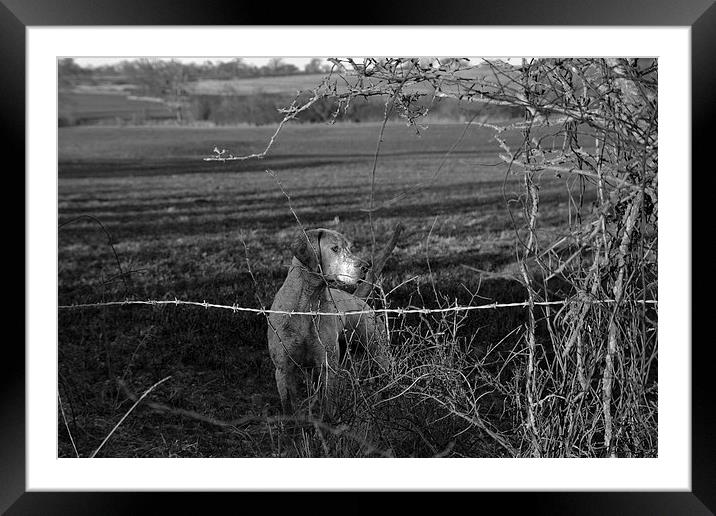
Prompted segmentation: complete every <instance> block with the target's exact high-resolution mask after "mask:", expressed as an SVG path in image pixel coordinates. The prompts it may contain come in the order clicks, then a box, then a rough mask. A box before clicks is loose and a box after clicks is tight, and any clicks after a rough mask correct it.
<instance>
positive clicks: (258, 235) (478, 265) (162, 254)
mask: <svg viewBox="0 0 716 516" xmlns="http://www.w3.org/2000/svg"><path fill="white" fill-rule="evenodd" d="M274 131H275V128H274V127H233V128H184V127H68V128H60V130H59V168H58V174H59V181H58V205H59V206H58V207H59V211H58V214H59V220H58V224H59V226H60V229H59V233H58V234H59V240H58V242H59V244H58V281H59V289H58V290H59V293H58V295H59V303H60V304H61V305H69V304H75V303H97V302H102V301H114V300H124V299H127V298H130V299H140V300H147V299H153V300H174V299H179V300H187V301H199V302H203V301H206V302H209V303H217V304H224V305H234V304H236V305H237V306H243V307H257V308H258V307H261V306H262V304H263V305H266V306H269V305H270V304H271V301H272V299H273V295H274V294H275V292H276V291H277V290H278V288H279V286H280V285H281V283H282V281H283V279H284V277H285V274H286V270H287V265H288V263H289V262H290V259H291V256H290V251H289V248H288V244H289V242H290V241H291V239H292V237H293V235H295V233H296V231H297V230H298V223H297V219H298V220H299V221H300V222H301V223H302V224H303V225H304V226H305V227H306V228H314V227H326V228H331V229H336V230H338V231H340V232H342V233H344V234H345V235H346V236H347V237H348V238H349V239H350V240H352V241H353V242H354V251H355V252H356V254H359V255H361V256H363V257H370V255H371V252H372V248H373V246H374V245H375V248H376V251H377V250H380V248H381V246H382V245H383V243H384V242H385V241H386V240H387V239H388V238H389V236H390V234H391V232H392V229H393V227H394V226H395V224H397V223H398V222H401V223H403V225H404V226H405V227H406V231H405V234H404V237H403V238H402V239H401V241H400V242H399V244H398V246H397V247H396V249H395V251H394V253H393V255H392V257H391V258H390V260H389V261H388V263H387V265H386V267H385V270H384V273H383V282H382V284H383V287H384V290H385V292H389V291H391V290H393V289H394V290H393V291H392V292H391V293H390V294H389V295H388V297H387V301H388V305H389V307H392V308H407V307H409V306H428V307H431V306H437V304H442V305H445V304H449V303H455V302H459V303H469V302H472V303H478V304H482V303H493V302H514V301H523V300H524V299H525V293H524V290H523V289H522V288H521V286H520V285H519V283H517V282H515V281H512V280H510V279H509V275H510V274H513V273H514V271H515V267H514V261H515V250H516V245H517V242H518V237H519V233H517V232H516V231H515V227H519V226H521V225H522V220H523V213H522V206H521V204H520V199H521V195H522V188H523V186H522V176H521V175H520V174H519V172H520V171H519V169H515V170H513V171H512V173H510V174H506V172H507V167H506V166H505V165H504V164H502V162H501V160H500V159H499V157H498V154H499V153H500V152H502V150H501V149H500V148H499V146H498V144H497V142H496V141H495V140H494V138H493V132H492V131H491V130H490V129H485V128H480V127H476V126H470V127H467V126H466V125H465V124H437V125H431V126H429V127H428V128H426V129H424V130H422V131H421V134H420V136H418V135H416V133H415V130H414V129H411V128H408V127H405V126H404V125H395V124H389V125H388V126H387V127H386V129H385V134H384V136H383V141H382V142H381V144H380V152H379V156H378V160H377V164H376V167H375V174H374V180H373V173H372V171H373V164H374V158H375V154H376V146H377V144H378V137H379V133H380V126H379V125H377V124H360V125H357V124H356V125H349V124H345V125H341V124H337V125H300V126H299V125H297V126H287V127H285V128H284V129H283V130H282V131H281V133H280V134H279V135H278V137H277V140H276V143H275V144H274V146H273V147H272V148H271V150H270V152H269V154H268V156H267V157H265V158H263V159H251V160H245V161H229V162H225V163H220V162H207V161H203V158H204V157H206V156H210V155H212V154H213V152H212V151H213V149H214V147H217V148H218V149H228V150H229V151H231V152H233V153H234V154H236V155H246V154H251V153H256V152H261V151H262V150H263V149H264V148H265V147H266V145H267V144H268V142H269V140H270V138H271V136H272V134H273V132H274ZM508 143H510V144H511V145H512V146H514V147H515V148H516V147H518V146H519V145H520V135H519V134H512V135H508ZM543 144H544V142H543ZM560 144H561V142H560V141H555V145H560ZM451 148H452V151H451V152H449V153H448V151H450V149H451ZM267 170H268V171H270V173H269V172H267ZM539 182H540V214H539V219H538V232H539V235H540V238H545V239H547V240H553V239H554V238H555V236H556V235H559V234H560V231H561V230H562V231H564V227H565V223H566V221H567V218H568V199H569V196H568V192H567V185H568V184H569V181H565V179H564V178H562V179H554V178H552V176H551V175H549V174H544V175H543V176H540V177H539ZM371 191H372V192H373V202H372V205H373V206H374V208H376V209H375V210H374V211H372V212H369V211H368V210H367V209H368V208H369V206H371ZM100 223H101V225H100ZM560 228H562V229H561V230H560ZM105 230H106V232H105ZM107 232H108V233H109V235H111V241H112V243H113V246H110V245H109V244H108V240H109V237H108V234H107ZM374 242H375V243H374ZM121 273H123V274H121ZM396 287H397V288H396ZM475 294H476V295H475ZM523 315H524V313H523V310H521V309H519V308H516V309H502V310H479V311H476V312H471V313H470V315H469V316H468V317H467V318H466V319H465V321H464V324H463V327H462V328H461V331H462V332H463V333H464V334H465V335H468V336H469V335H472V336H476V337H475V338H474V342H475V343H476V345H478V346H488V345H492V344H495V343H497V342H499V341H500V340H501V339H502V338H503V337H505V336H506V335H508V334H509V333H510V332H511V331H512V330H513V329H514V328H516V327H518V326H520V325H522V324H523V323H524V318H523ZM58 317H59V350H58V358H59V390H60V395H61V399H62V403H63V408H64V410H65V415H66V418H67V422H68V426H69V428H70V431H71V432H72V435H73V438H74V440H75V444H76V446H77V449H78V451H79V453H80V454H81V455H82V456H87V455H89V454H90V453H91V452H92V451H93V450H94V449H95V448H96V447H97V446H98V445H99V443H100V442H101V441H102V439H103V438H104V436H105V435H107V433H108V432H109V431H110V430H111V429H112V427H113V426H114V424H115V423H116V422H117V421H118V420H119V418H120V417H121V416H122V415H123V414H124V413H125V412H126V411H127V410H128V409H129V407H130V406H131V404H132V401H131V400H130V399H129V398H128V396H127V390H129V391H130V392H133V393H134V394H136V395H140V394H141V393H142V392H143V391H144V390H145V389H147V388H148V387H149V386H150V385H152V384H153V383H155V382H157V381H158V380H160V379H161V378H164V377H165V376H168V375H171V379H170V380H168V381H166V382H164V383H163V384H162V385H161V386H159V387H158V388H157V389H156V390H155V391H153V393H152V394H151V395H150V396H149V398H150V399H153V400H154V401H157V402H161V403H163V404H165V405H168V406H171V407H173V408H175V409H178V410H185V411H192V412H196V413H199V414H202V415H205V416H207V417H210V418H214V419H217V420H222V421H233V420H236V419H239V418H242V417H245V416H251V415H255V416H257V417H260V416H262V415H273V414H277V413H278V410H279V404H278V395H277V393H276V389H275V385H274V377H273V365H272V363H271V361H270V358H269V355H268V351H267V348H266V336H265V335H266V322H265V319H264V317H263V316H262V315H254V314H249V313H232V312H231V311H228V310H227V311H225V310H216V309H204V308H197V307H182V306H165V307H145V306H122V307H105V308H88V309H73V310H64V309H62V310H60V311H59V314H58ZM391 324H398V322H397V321H391ZM118 380H119V382H118ZM122 385H123V386H124V387H121V386H122ZM58 434H59V454H60V456H74V454H75V452H74V450H73V448H72V445H71V443H70V440H69V438H68V436H67V430H66V428H65V424H64V422H63V420H62V418H60V419H59V422H58ZM276 439H277V437H276V435H274V434H272V433H271V432H269V431H265V432H263V433H261V432H242V431H227V430H226V429H222V428H221V427H219V426H216V425H212V424H211V423H206V422H202V421H200V420H198V419H195V418H191V417H183V416H181V415H180V414H178V413H161V412H158V411H156V410H151V408H149V407H142V406H141V405H140V407H138V408H137V409H136V411H135V412H134V413H133V414H132V415H130V416H129V417H128V418H127V420H126V421H125V422H124V423H123V424H122V425H121V426H120V427H119V429H118V430H117V431H116V433H115V434H114V435H113V436H112V437H111V439H110V440H109V441H108V442H107V444H106V445H105V446H104V448H103V449H102V451H101V452H100V454H99V455H100V456H123V457H135V456H136V457H139V456H161V457H167V456H180V457H220V456H221V457H236V456H241V457H245V456H274V455H291V454H294V455H295V454H296V453H297V452H296V450H295V447H294V448H291V447H290V446H287V445H286V443H281V442H277V441H276ZM406 446H407V445H406ZM461 446H463V448H461ZM476 449H479V447H478V448H476V447H475V446H474V443H472V444H465V443H461V442H458V443H457V444H456V445H455V447H454V448H453V452H452V453H453V454H454V455H458V456H459V455H460V454H469V453H472V454H474V453H476V452H475V450H476ZM491 451H494V450H488V449H487V448H486V449H485V450H484V453H485V454H489V453H490V452H491ZM397 452H399V453H402V454H403V455H410V454H411V450H410V449H407V448H406V449H403V450H397Z"/></svg>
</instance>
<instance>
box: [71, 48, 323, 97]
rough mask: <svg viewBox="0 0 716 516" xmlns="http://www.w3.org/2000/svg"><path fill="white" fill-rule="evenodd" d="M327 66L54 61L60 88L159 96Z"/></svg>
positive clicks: (143, 60)
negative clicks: (188, 86) (205, 83)
mask: <svg viewBox="0 0 716 516" xmlns="http://www.w3.org/2000/svg"><path fill="white" fill-rule="evenodd" d="M331 66H332V65H331V64H326V63H323V61H322V60H321V59H319V58H314V59H312V60H311V61H310V62H309V63H307V64H306V65H305V67H304V69H303V70H301V69H299V68H298V67H297V66H296V65H293V64H290V63H286V62H285V61H284V60H283V59H281V58H280V57H274V58H271V59H270V60H269V62H268V63H266V64H265V65H263V66H256V65H252V64H249V63H247V62H245V61H244V60H243V59H242V58H239V57H237V58H235V59H232V60H230V61H211V60H207V61H204V62H203V63H182V62H180V61H177V60H174V59H172V60H163V59H156V58H140V59H132V60H126V61H121V62H119V63H116V64H111V65H100V66H92V67H89V66H81V65H79V64H78V63H77V62H76V61H75V60H74V59H72V58H65V59H60V60H59V62H58V76H59V83H60V87H64V88H70V87H72V86H77V85H80V84H91V85H92V84H94V85H96V84H108V83H109V84H133V85H136V86H138V87H139V88H140V93H142V94H146V95H158V96H160V95H163V94H165V93H166V92H167V90H176V85H177V84H183V83H186V82H191V81H197V80H199V79H217V80H227V79H237V78H239V79H241V78H250V77H272V76H280V75H296V74H312V73H324V72H328V71H329V70H330V68H331Z"/></svg>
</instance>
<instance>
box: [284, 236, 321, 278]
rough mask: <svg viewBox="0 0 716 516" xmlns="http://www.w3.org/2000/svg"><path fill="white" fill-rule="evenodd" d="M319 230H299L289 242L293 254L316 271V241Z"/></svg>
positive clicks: (317, 250)
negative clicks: (290, 242)
mask: <svg viewBox="0 0 716 516" xmlns="http://www.w3.org/2000/svg"><path fill="white" fill-rule="evenodd" d="M320 232H321V230H316V229H311V230H309V231H306V232H303V231H299V232H298V234H297V235H296V238H294V240H293V243H292V244H291V251H292V252H293V255H294V256H295V257H296V258H298V259H299V260H300V262H301V263H302V264H303V265H305V266H306V267H308V268H309V269H310V270H312V271H318V256H317V255H316V253H319V252H320V250H319V249H318V241H319V238H318V237H319V233H320Z"/></svg>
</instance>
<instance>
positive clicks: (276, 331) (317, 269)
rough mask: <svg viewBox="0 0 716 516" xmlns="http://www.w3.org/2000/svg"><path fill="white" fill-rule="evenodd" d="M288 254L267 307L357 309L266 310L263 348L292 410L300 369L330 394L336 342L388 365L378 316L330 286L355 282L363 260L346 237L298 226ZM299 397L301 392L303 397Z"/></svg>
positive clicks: (288, 409) (362, 270) (283, 399)
mask: <svg viewBox="0 0 716 516" xmlns="http://www.w3.org/2000/svg"><path fill="white" fill-rule="evenodd" d="M291 251H292V252H293V259H292V261H291V266H290V268H289V270H288V275H287V277H286V280H285V281H284V283H283V285H282V286H281V288H280V289H279V291H278V293H277V294H276V297H275V299H274V301H273V304H272V306H271V310H276V311H281V312H331V313H335V312H346V311H363V312H365V311H368V313H361V314H344V315H340V316H335V315H289V314H283V313H281V314H276V313H270V314H269V317H268V329H267V332H268V347H269V353H270V355H271V360H272V361H273V363H274V365H275V366H276V387H277V388H278V393H279V395H280V397H281V407H282V409H283V411H284V413H291V412H293V411H295V410H296V408H297V406H298V402H300V400H301V397H299V392H298V391H299V385H300V378H301V376H302V371H301V369H302V368H308V369H310V370H311V371H312V372H313V376H314V377H315V373H318V374H319V378H320V379H322V381H323V383H324V386H325V393H326V400H325V401H326V403H327V406H329V407H330V406H331V403H332V401H333V400H332V398H333V396H334V395H335V376H336V373H337V372H338V369H339V366H340V364H341V360H342V358H344V357H342V356H341V349H340V347H341V346H340V344H341V341H342V340H343V338H345V341H347V343H348V344H349V345H352V344H355V343H359V344H360V345H361V346H362V348H363V349H364V351H365V352H366V356H367V359H368V360H369V361H370V362H373V363H375V364H377V365H378V366H380V367H381V368H383V369H385V368H387V367H388V354H387V331H386V327H385V322H384V319H383V318H382V317H381V316H379V315H378V314H376V313H375V312H371V308H370V307H369V306H368V305H367V304H366V303H365V302H364V301H363V300H362V299H359V298H357V297H355V296H353V295H352V294H349V293H347V292H345V291H342V290H339V289H337V288H332V287H331V285H337V284H346V285H355V284H356V283H357V282H358V281H359V280H360V279H361V277H362V276H364V274H365V272H366V270H367V269H368V264H367V263H366V262H364V261H363V260H361V259H360V258H358V257H357V256H355V255H353V254H352V253H351V251H350V242H349V241H348V240H347V239H346V238H345V237H344V236H343V235H341V234H340V233H338V232H336V231H332V230H330V229H313V230H309V231H306V232H304V231H300V232H299V234H298V235H297V236H296V238H295V240H294V241H293V243H292V245H291ZM304 398H305V397H304Z"/></svg>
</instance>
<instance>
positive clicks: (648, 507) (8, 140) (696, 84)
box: [0, 0, 716, 515]
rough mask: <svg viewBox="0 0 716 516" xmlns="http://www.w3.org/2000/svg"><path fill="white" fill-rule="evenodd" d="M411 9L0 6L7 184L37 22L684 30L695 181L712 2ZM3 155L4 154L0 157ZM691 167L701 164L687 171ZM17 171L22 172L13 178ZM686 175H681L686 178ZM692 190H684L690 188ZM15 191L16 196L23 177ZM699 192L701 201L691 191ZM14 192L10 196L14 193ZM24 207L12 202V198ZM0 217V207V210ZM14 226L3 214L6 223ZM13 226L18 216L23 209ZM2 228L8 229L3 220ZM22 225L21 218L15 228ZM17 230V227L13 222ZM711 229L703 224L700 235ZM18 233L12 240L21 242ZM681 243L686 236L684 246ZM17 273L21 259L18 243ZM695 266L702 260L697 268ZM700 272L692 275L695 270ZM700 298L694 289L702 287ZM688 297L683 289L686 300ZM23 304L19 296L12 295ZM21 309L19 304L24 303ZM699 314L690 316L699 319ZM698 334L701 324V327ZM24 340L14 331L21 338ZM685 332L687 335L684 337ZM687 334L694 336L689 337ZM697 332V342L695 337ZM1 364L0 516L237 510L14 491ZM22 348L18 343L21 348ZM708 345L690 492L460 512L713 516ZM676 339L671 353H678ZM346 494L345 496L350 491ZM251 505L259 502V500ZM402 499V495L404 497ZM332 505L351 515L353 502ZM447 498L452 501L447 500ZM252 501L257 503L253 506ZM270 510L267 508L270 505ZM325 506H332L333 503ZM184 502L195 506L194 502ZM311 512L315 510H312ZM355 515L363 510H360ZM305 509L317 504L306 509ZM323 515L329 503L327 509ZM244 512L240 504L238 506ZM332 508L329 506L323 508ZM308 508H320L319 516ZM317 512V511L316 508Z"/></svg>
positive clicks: (715, 16)
mask: <svg viewBox="0 0 716 516" xmlns="http://www.w3.org/2000/svg"><path fill="white" fill-rule="evenodd" d="M418 5H419V4H413V3H412V2H406V3H402V4H400V3H398V2H394V3H392V4H390V5H386V4H385V3H370V4H365V5H360V6H354V7H351V8H350V11H351V13H350V16H347V15H345V14H343V15H341V14H340V13H339V10H337V9H338V8H337V6H336V4H335V3H331V4H329V3H327V2H326V3H325V4H323V3H321V2H319V3H316V2H312V3H310V6H309V5H308V4H306V5H304V6H303V8H301V9H290V10H286V12H285V13H281V12H275V11H280V10H281V9H279V8H278V7H277V6H276V5H274V6H271V5H266V4H262V3H244V2H239V1H236V0H234V1H220V2H212V3H211V4H209V3H203V2H200V1H196V0H154V1H152V2H147V0H144V1H140V0H121V1H120V0H71V1H64V2H62V1H57V0H0V63H1V65H2V70H3V71H4V74H3V76H4V77H3V81H2V85H0V91H2V95H0V120H2V127H4V128H8V129H9V130H8V131H7V132H6V135H5V138H4V143H5V145H6V149H12V152H8V157H14V158H17V159H18V162H17V164H16V165H14V166H13V167H10V166H7V167H4V168H5V170H6V174H9V173H11V172H13V173H14V174H16V176H15V177H16V179H18V178H20V177H22V178H23V179H24V170H25V158H24V153H23V152H18V151H17V149H23V148H24V145H23V143H24V140H25V101H26V99H25V51H26V49H25V29H26V27H28V26H43V25H58V26H63V25H79V26H82V25H192V26H197V25H249V24H260V25H261V24H264V25H319V24H326V25H340V24H350V25H393V24H395V25H579V26H583V25H589V26H593V25H607V26H632V25H633V26H652V25H656V26H690V27H691V44H692V48H691V71H692V77H691V79H692V87H691V88H692V89H691V92H692V99H691V100H692V156H693V160H692V163H693V167H692V169H693V170H702V171H703V172H704V174H705V175H708V174H707V173H708V172H710V171H711V169H712V168H713V166H712V165H710V163H711V161H712V160H710V159H709V158H710V154H711V148H712V147H713V137H714V128H713V125H714V124H713V122H712V120H713V115H714V96H715V95H714V92H716V71H714V68H713V66H712V64H713V57H714V56H715V55H716V53H714V41H715V40H716V6H714V5H713V0H690V1H682V2H673V1H666V0H602V1H601V2H599V3H595V2H590V1H588V0H579V1H577V0H549V1H541V2H534V1H529V0H502V1H499V2H491V3H477V2H475V3H471V4H468V3H467V2H464V3H462V2H456V1H449V0H443V1H442V2H440V3H432V4H430V6H422V5H420V6H419V7H418ZM10 154H11V156H10ZM698 164H703V166H701V167H699V166H698ZM21 170H22V173H21V172H20V171H21ZM692 177H693V175H692ZM692 184H693V182H692ZM20 188H21V189H22V191H23V192H24V191H25V186H24V180H23V181H21V186H20ZM700 190H701V195H708V191H704V190H706V189H704V188H701V189H700ZM15 191H17V190H15ZM698 195H699V190H698V189H696V188H693V189H692V199H693V202H692V221H693V224H695V226H694V228H693V230H692V235H695V234H699V233H700V230H697V228H698V224H700V223H704V224H708V222H701V221H706V220H708V218H707V216H704V217H698V216H696V211H694V210H695V209H698V207H699V206H704V205H706V206H707V205H708V203H707V202H706V203H699V202H697V197H698ZM23 198H24V196H23ZM6 209H7V208H6ZM16 218H17V211H14V217H13V219H16ZM23 218H24V210H23ZM6 220H11V219H9V217H8V218H6ZM23 222H24V219H23ZM23 227H24V224H23ZM701 229H703V230H704V231H712V229H710V228H709V227H705V228H701ZM24 237H25V235H24V234H23V239H24ZM692 242H693V239H692ZM22 249H23V250H22V252H19V251H18V252H17V253H16V254H15V259H16V260H19V259H20V256H22V262H23V265H22V267H23V270H25V274H28V271H27V269H26V268H25V264H26V260H27V258H28V257H27V256H25V251H24V243H23V248H22ZM692 257H693V258H692V271H701V274H704V275H708V273H707V272H704V271H707V270H708V268H709V267H708V266H709V264H706V263H705V260H707V259H708V256H707V254H706V253H704V254H697V253H694V252H693V250H692ZM699 260H701V262H704V263H699ZM699 265H701V267H699ZM704 290H705V288H704ZM692 292H693V291H692ZM23 299H24V296H23ZM695 301H696V298H695V297H694V296H693V294H692V299H687V300H684V302H685V303H691V306H692V307H693V315H692V320H696V321H699V320H700V321H708V315H706V314H702V316H697V314H700V313H701V312H702V311H703V310H705V309H708V307H707V306H704V305H698V304H697V303H696V302H695ZM21 305H22V306H23V308H24V306H25V304H24V302H23V303H21ZM700 311H701V312H700ZM702 325H703V324H702ZM21 331H22V333H23V335H24V326H23V329H22V330H21ZM690 333H691V331H689V334H690ZM694 335H696V334H694ZM707 335H708V334H707ZM6 340H7V343H6V344H5V346H3V352H4V353H3V354H4V356H3V358H2V359H0V368H2V375H1V377H0V382H1V385H2V391H1V393H0V407H1V411H2V412H1V413H2V424H1V425H0V428H1V430H0V432H1V433H2V439H0V510H3V511H7V514H10V515H14V514H100V513H102V514H114V513H123V514H126V513H137V512H142V509H144V510H145V511H147V512H149V511H151V510H152V507H153V506H155V504H158V506H159V507H161V508H162V512H168V511H170V510H172V509H174V508H176V509H179V510H180V512H188V511H190V510H191V509H192V508H193V507H195V506H196V507H201V508H202V512H210V511H211V506H212V505H214V504H217V505H218V506H220V505H223V504H227V503H228V504H229V507H234V508H235V509H237V510H239V506H237V505H235V504H236V503H237V502H236V501H235V498H236V497H242V500H241V501H240V502H239V503H241V504H242V506H243V505H244V504H247V503H249V501H248V500H247V498H251V497H252V496H254V495H251V494H249V493H235V494H234V493H221V494H214V493H212V494H211V496H209V495H206V494H194V495H192V496H189V495H188V494H186V493H118V492H112V493H80V492H64V493H58V492H26V489H25V430H26V429H25V350H24V347H22V346H21V345H20V342H19V339H17V338H13V339H9V338H6ZM23 340H24V339H23ZM711 340H712V338H710V337H709V338H703V339H699V340H698V341H696V339H694V345H692V454H691V466H692V490H691V491H690V492H657V491H650V492H589V493H576V492H566V493H565V492H530V493H512V492H510V493H471V494H469V496H470V497H471V498H474V497H478V498H477V500H474V501H471V502H470V503H471V504H473V503H479V504H480V505H481V506H482V505H485V504H488V503H489V502H494V503H497V504H498V506H500V507H508V506H509V508H517V507H520V508H521V509H522V510H525V511H529V513H531V514H535V513H537V514H540V513H545V514H713V511H716V453H714V450H715V449H716V445H715V444H714V442H715V441H716V426H715V422H716V421H715V420H716V418H715V417H714V415H713V413H714V411H713V408H712V404H713V402H712V399H713V398H712V397H711V392H712V389H711V388H710V387H711V374H710V371H709V369H710V368H711V364H712V361H711V360H709V359H710V349H711ZM689 344H690V343H688V342H684V343H680V345H684V346H687V345H689ZM305 494H306V493H300V494H299V493H295V494H293V495H291V497H292V498H293V500H288V502H289V503H294V504H305V503H306V502H302V501H300V500H301V499H302V497H303V496H304V495H305ZM341 495H342V496H346V497H347V496H350V497H351V498H354V497H355V496H357V494H352V495H346V494H341ZM263 498H266V497H265V496H264V497H263ZM405 498H407V497H405ZM346 499H347V498H343V500H344V501H343V502H340V503H341V506H343V507H344V508H345V507H348V506H356V507H358V506H360V505H362V504H355V503H353V502H351V503H346V502H345V500H346ZM422 499H423V497H422V496H421V494H419V493H413V494H412V495H411V497H410V499H409V500H407V499H406V500H405V503H407V504H408V505H401V509H402V510H409V507H408V506H409V505H411V504H414V503H416V502H417V504H422V503H423V502H422ZM457 500H460V498H458V499H457ZM258 503H266V502H265V501H263V500H262V501H258ZM271 503H272V504H273V503H274V502H273V501H272V502H271ZM332 503H336V502H335V501H333V502H332ZM195 504H196V505H195ZM312 504H315V501H312ZM363 506H364V507H366V505H363ZM312 507H313V508H314V509H319V507H320V506H317V505H312ZM329 507H330V506H329ZM244 508H248V506H244ZM335 509H336V510H338V508H337V507H336V508H335ZM319 510H320V509H319ZM322 510H325V509H322Z"/></svg>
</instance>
